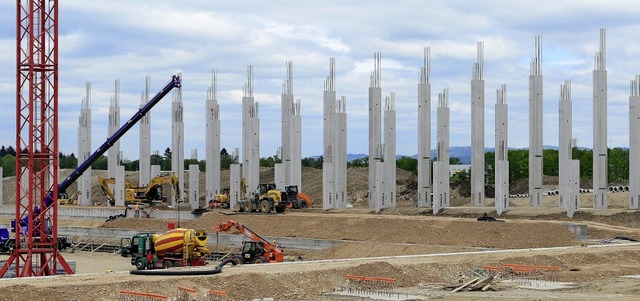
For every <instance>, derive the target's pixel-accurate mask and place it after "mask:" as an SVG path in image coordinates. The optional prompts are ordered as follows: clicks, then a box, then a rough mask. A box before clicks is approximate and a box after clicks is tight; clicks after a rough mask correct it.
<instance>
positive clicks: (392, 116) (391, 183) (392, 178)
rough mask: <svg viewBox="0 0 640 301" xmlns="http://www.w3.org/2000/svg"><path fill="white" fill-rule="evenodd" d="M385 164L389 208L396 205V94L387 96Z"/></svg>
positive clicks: (385, 188)
mask: <svg viewBox="0 0 640 301" xmlns="http://www.w3.org/2000/svg"><path fill="white" fill-rule="evenodd" d="M383 156H384V164H385V170H386V171H385V172H384V174H385V183H386V186H385V187H384V190H385V192H386V200H385V203H387V204H388V205H387V206H388V208H395V207H396V94H395V93H391V95H390V96H389V97H387V98H386V103H385V111H384V154H383Z"/></svg>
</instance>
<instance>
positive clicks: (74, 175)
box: [21, 75, 182, 227]
mask: <svg viewBox="0 0 640 301" xmlns="http://www.w3.org/2000/svg"><path fill="white" fill-rule="evenodd" d="M180 87H182V84H181V82H180V77H179V76H177V75H173V76H172V77H171V81H170V82H169V83H167V85H166V86H165V87H164V88H162V90H160V92H158V94H156V96H154V97H153V98H152V99H151V100H149V102H148V103H147V104H146V105H144V106H143V107H142V108H140V110H138V112H136V113H135V114H134V115H133V117H131V118H130V119H129V120H128V121H127V122H126V123H125V124H124V125H123V126H122V127H120V128H119V129H118V130H117V131H116V132H115V133H114V134H113V135H111V137H109V138H107V141H105V142H104V143H103V144H102V145H100V147H98V149H97V150H96V151H95V152H93V154H91V156H89V158H87V160H86V161H84V162H83V163H82V164H80V166H78V168H76V169H75V170H74V171H73V172H71V174H70V175H69V176H68V177H67V178H65V179H64V181H62V183H60V184H58V194H61V193H64V192H66V190H67V188H69V186H71V184H73V182H75V181H76V180H77V179H78V178H79V177H80V176H81V175H82V174H83V173H84V172H85V171H86V170H87V169H88V168H89V167H90V166H91V164H93V163H94V162H95V161H96V160H98V158H100V156H102V155H103V154H104V153H105V152H106V151H107V150H109V148H111V147H112V146H113V145H114V144H115V143H116V141H118V139H120V138H121V137H122V136H123V135H124V134H125V133H126V132H127V131H129V130H130V129H131V128H132V127H133V126H134V125H135V124H136V123H138V121H140V119H142V117H144V115H145V114H147V113H148V112H149V111H150V110H151V108H153V106H155V105H156V104H157V103H158V102H159V101H160V100H161V99H162V98H164V97H165V96H166V95H167V94H169V92H170V91H171V90H172V89H174V88H180ZM53 200H54V198H53V191H51V192H49V193H48V194H47V196H46V198H45V202H44V205H45V206H46V207H45V208H48V207H49V206H51V205H52V204H53ZM45 208H42V209H45ZM42 209H41V207H40V206H38V207H36V208H35V209H34V212H33V213H34V215H35V216H38V215H39V214H40V212H42ZM28 221H29V216H28V215H26V216H25V217H24V218H22V220H21V226H23V227H24V226H26V225H27V224H28Z"/></svg>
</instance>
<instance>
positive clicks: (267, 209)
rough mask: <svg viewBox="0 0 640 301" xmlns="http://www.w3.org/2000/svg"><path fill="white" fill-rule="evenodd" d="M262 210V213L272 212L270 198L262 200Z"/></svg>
mask: <svg viewBox="0 0 640 301" xmlns="http://www.w3.org/2000/svg"><path fill="white" fill-rule="evenodd" d="M260 212H262V213H270V212H271V206H269V201H268V200H262V202H260Z"/></svg>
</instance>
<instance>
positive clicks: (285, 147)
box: [281, 61, 300, 189]
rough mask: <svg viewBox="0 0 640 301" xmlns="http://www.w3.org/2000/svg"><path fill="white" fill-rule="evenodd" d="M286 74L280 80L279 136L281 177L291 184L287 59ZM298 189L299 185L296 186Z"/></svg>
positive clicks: (290, 96)
mask: <svg viewBox="0 0 640 301" xmlns="http://www.w3.org/2000/svg"><path fill="white" fill-rule="evenodd" d="M286 68H287V76H286V79H285V80H284V81H283V82H282V95H281V112H282V120H281V121H282V122H281V138H282V157H281V159H282V164H283V165H284V169H283V172H284V178H283V179H282V180H283V182H284V183H285V185H289V184H293V183H292V182H291V180H292V179H291V155H292V150H293V149H292V145H291V139H292V138H293V112H292V109H293V62H290V61H288V62H287V63H286ZM298 189H300V187H298Z"/></svg>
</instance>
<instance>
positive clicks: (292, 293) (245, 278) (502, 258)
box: [0, 169, 640, 301]
mask: <svg viewBox="0 0 640 301" xmlns="http://www.w3.org/2000/svg"><path fill="white" fill-rule="evenodd" d="M354 172H355V173H357V174H356V175H354V174H353V173H354ZM359 172H360V171H354V170H351V169H350V171H349V173H350V176H351V177H350V178H349V181H350V182H349V183H350V186H349V187H350V188H349V189H350V199H351V200H353V202H352V203H353V204H354V208H350V209H340V210H327V211H325V210H322V209H321V208H317V207H316V208H312V209H305V210H289V211H287V212H286V213H285V214H269V215H265V214H232V215H228V214H225V213H229V211H228V210H222V209H216V210H213V211H211V212H208V213H206V214H204V215H203V216H202V217H200V218H198V219H196V220H194V221H180V226H181V227H186V228H195V229H205V230H207V231H209V232H211V231H212V229H213V227H214V226H215V225H217V224H219V223H221V222H225V221H227V220H228V219H233V220H235V221H238V222H241V223H243V224H245V225H246V226H248V227H249V228H251V229H253V230H255V231H256V232H258V233H259V234H262V235H264V236H270V237H296V238H315V239H331V240H342V241H343V243H341V244H338V245H336V246H335V247H332V248H329V249H325V250H316V251H309V250H293V249H288V248H287V246H286V245H285V246H282V247H283V248H284V250H285V252H286V254H287V262H285V263H281V264H258V265H237V266H231V265H228V266H225V267H224V268H223V269H222V272H221V273H220V274H215V275H209V276H139V275H131V274H129V272H128V271H129V270H130V269H132V268H133V266H131V265H130V262H129V258H123V257H120V256H119V255H118V254H109V253H97V252H94V253H91V252H85V251H77V252H73V253H70V252H68V251H64V252H62V253H61V254H62V256H63V257H64V258H65V260H68V261H74V262H75V263H76V267H77V275H68V276H55V277H45V278H19V279H2V280H0V300H53V301H55V300H95V301H97V300H118V299H119V292H120V291H121V290H132V291H141V292H150V293H157V294H163V295H167V296H170V297H172V298H175V297H176V296H177V287H178V286H184V287H190V288H194V289H196V291H197V293H196V294H194V297H193V298H194V299H196V300H205V299H204V298H203V296H204V295H205V293H206V292H207V291H208V290H211V289H213V290H223V291H226V292H227V296H226V299H224V300H253V299H256V298H260V299H262V298H273V299H274V300H371V299H380V300H426V299H443V298H446V299H449V300H478V299H492V300H546V299H555V300H602V299H614V300H638V299H640V289H638V287H639V286H640V279H637V278H633V277H625V276H633V275H638V274H640V245H639V244H636V243H635V242H633V241H632V240H634V239H640V212H638V211H633V210H627V209H624V208H625V207H626V206H627V205H626V204H627V197H628V194H626V193H615V194H609V198H610V208H612V209H607V210H595V209H588V208H590V207H591V204H590V196H589V195H582V196H581V210H580V211H578V212H577V213H576V214H575V215H574V217H573V218H572V219H568V218H567V217H566V213H564V211H562V210H560V209H558V208H557V206H558V205H557V202H558V198H557V196H546V197H545V200H544V207H542V208H530V207H528V199H524V198H523V199H512V200H511V203H510V205H511V208H510V209H509V210H508V211H507V212H505V213H504V214H502V215H500V216H497V215H496V214H495V209H494V208H493V207H491V206H493V200H492V199H487V202H486V204H487V207H481V208H474V207H465V206H467V205H468V203H469V199H468V198H465V197H464V196H463V195H464V194H465V193H466V192H464V191H459V190H455V189H454V191H452V196H453V198H452V205H453V206H454V207H452V208H447V209H445V210H443V211H442V212H439V213H438V214H437V215H435V216H434V215H433V213H432V212H431V211H430V210H428V209H426V208H414V207H412V205H413V203H414V198H412V197H411V196H410V194H411V193H415V192H413V189H412V188H411V185H412V184H411V181H412V180H411V177H412V175H410V174H409V175H402V174H401V173H400V172H399V178H398V183H399V184H398V185H399V186H398V191H399V195H398V197H399V201H398V208H393V209H386V210H383V211H382V212H380V213H375V212H374V211H373V210H371V209H368V208H366V207H367V206H366V181H361V179H360V178H365V179H366V169H364V170H363V172H362V175H360V173H359ZM320 174H321V172H320ZM354 176H355V177H357V178H354ZM352 179H353V180H352ZM358 179H360V180H358ZM303 180H305V181H308V180H309V177H307V178H306V179H305V177H304V174H303ZM316 180H317V179H316ZM5 181H6V180H5ZM360 182H362V183H360ZM363 183H364V185H362V184H363ZM6 185H7V184H6V183H5V191H6V188H7V186H6ZM549 185H552V184H549ZM303 187H313V186H312V185H311V184H309V185H307V184H305V183H303ZM551 188H553V187H551V186H550V189H551ZM313 189H314V190H313V191H310V190H309V189H304V191H305V192H307V193H308V194H310V195H311V194H314V193H316V191H315V189H318V188H317V187H315V188H313ZM402 191H405V192H404V194H401V193H400V192H402ZM312 198H314V199H318V197H317V196H312ZM6 200H7V197H6V195H5V202H6ZM484 212H487V213H488V214H489V215H491V216H494V217H497V218H498V219H500V220H503V221H504V222H479V221H477V220H476V217H478V216H481V215H482V214H483V213H484ZM10 219H11V217H10V216H7V215H3V216H2V217H0V223H1V224H8V221H9V220H10ZM169 223H177V221H175V220H157V219H153V218H151V219H147V218H124V219H122V218H121V219H117V220H114V221H111V222H104V221H97V220H89V219H87V220H83V219H63V218H61V219H59V224H60V225H61V226H75V227H93V228H95V227H106V228H117V229H136V230H140V231H155V232H159V233H160V232H163V231H165V230H166V229H167V226H168V225H169ZM565 223H571V224H580V225H586V226H587V229H588V234H589V238H588V239H579V238H577V237H576V236H575V235H574V234H573V233H571V232H570V231H569V230H568V229H567V227H566V226H565ZM73 240H74V241H78V240H84V241H91V240H96V241H98V242H107V243H109V242H110V243H118V242H119V241H118V239H117V238H104V237H100V238H90V237H73ZM209 247H210V248H211V249H212V250H223V251H228V250H238V249H239V248H240V246H239V245H238V246H216V245H215V243H214V242H212V241H209ZM7 257H8V255H0V259H5V258H7ZM298 257H300V258H302V261H300V260H296V259H298ZM216 264H217V263H216V262H213V263H211V264H210V265H209V266H207V267H206V268H208V269H210V268H213V267H214V266H215V265H216ZM503 264H519V265H530V266H553V267H558V268H559V271H540V272H536V273H524V274H518V273H513V272H506V271H507V270H506V269H504V270H502V271H501V272H499V273H498V274H496V278H495V279H494V280H493V281H492V282H491V285H490V288H491V289H488V290H486V291H467V290H460V291H457V292H454V293H452V289H451V287H456V286H458V287H459V286H461V285H463V284H465V283H467V282H469V281H471V280H473V279H474V278H475V277H478V275H480V274H481V273H484V272H483V269H482V268H483V266H493V267H501V265H503ZM347 275H357V276H365V277H383V278H392V279H395V280H396V282H395V283H394V284H393V285H391V287H386V286H384V287H383V286H382V285H381V286H375V287H374V289H373V290H368V291H367V290H351V291H349V290H347V289H348V288H352V289H354V288H356V286H357V285H356V284H354V282H353V280H348V279H347V278H346V276H347ZM561 283H569V285H568V286H567V287H564V288H557V289H552V288H554V287H561V286H560V284H561ZM493 289H495V291H494V290H493ZM349 292H351V293H349ZM354 292H357V293H358V294H354ZM367 292H369V293H367ZM371 292H376V293H375V294H371ZM140 300H144V299H140Z"/></svg>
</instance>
